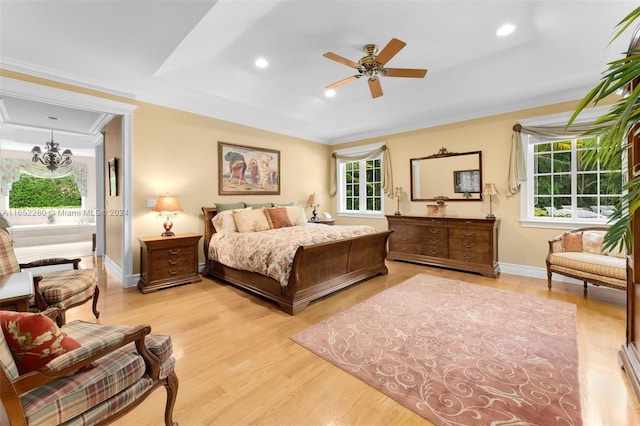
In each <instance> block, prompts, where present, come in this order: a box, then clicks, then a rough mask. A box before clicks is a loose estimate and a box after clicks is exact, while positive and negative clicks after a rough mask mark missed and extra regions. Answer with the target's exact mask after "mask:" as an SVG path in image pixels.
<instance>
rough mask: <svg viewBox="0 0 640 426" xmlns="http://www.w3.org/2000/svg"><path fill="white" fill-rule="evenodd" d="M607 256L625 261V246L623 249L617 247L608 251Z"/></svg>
mask: <svg viewBox="0 0 640 426" xmlns="http://www.w3.org/2000/svg"><path fill="white" fill-rule="evenodd" d="M605 254H607V255H609V256H612V257H619V258H621V259H624V258H626V257H627V250H626V249H625V248H624V246H622V247H620V246H615V247H613V248H610V249H608V250H607V252H606V253H605Z"/></svg>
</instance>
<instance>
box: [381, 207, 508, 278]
mask: <svg viewBox="0 0 640 426" xmlns="http://www.w3.org/2000/svg"><path fill="white" fill-rule="evenodd" d="M387 222H388V223H389V229H391V230H393V233H392V234H391V236H390V237H389V254H388V255H387V259H389V260H405V261H408V262H415V263H421V264H424V265H433V266H442V267H445V268H452V269H458V270H461V271H466V272H477V273H480V274H482V275H485V276H487V277H493V278H495V277H497V276H498V274H499V273H500V267H499V265H498V221H497V220H496V219H471V218H453V217H426V216H395V215H394V216H387Z"/></svg>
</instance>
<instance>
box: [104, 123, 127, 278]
mask: <svg viewBox="0 0 640 426" xmlns="http://www.w3.org/2000/svg"><path fill="white" fill-rule="evenodd" d="M102 134H103V135H104V161H103V162H104V164H103V167H104V169H103V170H105V172H104V174H105V179H104V182H103V183H102V184H103V187H104V194H105V195H104V198H105V203H104V206H105V215H104V230H105V235H104V254H105V255H106V256H107V257H108V258H109V260H111V261H112V262H113V263H115V264H117V265H118V266H120V268H122V265H123V260H124V258H123V252H122V234H123V229H124V226H123V221H124V219H125V215H126V213H127V212H124V211H123V209H122V206H123V202H122V200H123V193H122V191H123V188H124V185H123V183H124V173H123V170H124V167H123V161H124V160H126V159H123V158H122V118H121V117H114V118H113V119H112V120H111V121H110V122H109V123H108V124H107V125H106V126H104V128H103V129H102ZM113 158H115V159H116V160H115V164H116V175H117V178H116V193H115V194H114V195H111V193H110V182H109V164H108V162H109V161H110V160H112V159H113Z"/></svg>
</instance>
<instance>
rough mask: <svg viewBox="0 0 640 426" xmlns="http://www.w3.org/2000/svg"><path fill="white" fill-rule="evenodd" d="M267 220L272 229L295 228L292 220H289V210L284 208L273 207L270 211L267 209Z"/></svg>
mask: <svg viewBox="0 0 640 426" xmlns="http://www.w3.org/2000/svg"><path fill="white" fill-rule="evenodd" d="M265 212H266V213H267V219H268V220H269V225H271V229H278V228H287V227H289V226H293V224H292V223H291V220H290V219H289V214H288V213H287V209H286V208H284V207H273V208H270V209H266V210H265Z"/></svg>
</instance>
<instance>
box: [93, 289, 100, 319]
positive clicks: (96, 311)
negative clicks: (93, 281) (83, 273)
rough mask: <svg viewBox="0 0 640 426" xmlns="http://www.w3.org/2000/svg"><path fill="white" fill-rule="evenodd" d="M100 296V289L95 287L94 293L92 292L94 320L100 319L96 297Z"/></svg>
mask: <svg viewBox="0 0 640 426" xmlns="http://www.w3.org/2000/svg"><path fill="white" fill-rule="evenodd" d="M99 296H100V289H99V288H98V286H96V291H94V292H93V315H94V316H95V317H96V319H98V318H100V311H98V297H99Z"/></svg>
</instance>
